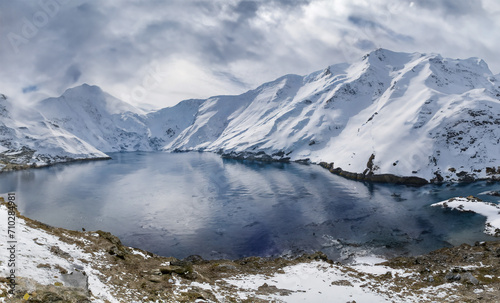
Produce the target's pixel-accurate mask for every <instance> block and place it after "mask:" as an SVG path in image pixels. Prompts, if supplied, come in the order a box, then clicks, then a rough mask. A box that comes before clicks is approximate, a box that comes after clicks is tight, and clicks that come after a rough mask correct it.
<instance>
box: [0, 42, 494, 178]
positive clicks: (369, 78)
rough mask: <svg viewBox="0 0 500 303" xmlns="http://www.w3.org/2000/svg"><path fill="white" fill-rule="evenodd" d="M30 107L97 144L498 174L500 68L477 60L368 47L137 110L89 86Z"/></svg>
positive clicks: (414, 171) (366, 169)
mask: <svg viewBox="0 0 500 303" xmlns="http://www.w3.org/2000/svg"><path fill="white" fill-rule="evenodd" d="M0 101H1V100H0ZM37 110H38V111H39V112H40V113H41V116H42V119H41V122H43V123H45V124H46V125H51V126H53V128H55V127H56V126H57V127H58V128H57V129H58V130H59V131H61V132H62V131H64V132H67V133H69V134H71V135H73V136H74V137H75V138H79V139H80V140H81V141H82V142H85V143H86V144H88V145H91V146H93V147H95V148H97V149H98V150H100V151H103V152H108V151H121V150H146V151H147V150H160V149H162V150H166V151H175V150H203V151H213V152H220V153H223V154H224V155H226V156H231V157H241V158H260V159H262V160H282V161H283V160H291V161H297V160H306V159H308V161H311V162H314V163H320V162H327V163H331V162H333V163H334V164H333V167H334V169H332V171H335V172H337V173H339V172H346V171H347V172H353V173H358V174H359V175H354V177H357V178H358V179H363V178H364V176H370V175H374V174H375V175H379V174H392V175H396V176H413V177H419V178H423V179H426V180H431V179H435V180H441V178H443V179H444V180H468V179H476V178H493V177H496V178H498V177H500V167H499V166H500V158H499V157H500V153H499V152H500V77H499V76H498V75H497V76H495V75H493V74H492V73H491V71H490V70H489V69H488V66H487V65H486V63H485V62H484V61H482V60H479V59H477V58H470V59H466V60H458V59H445V58H442V57H441V56H439V55H436V54H420V53H413V54H407V53H395V52H391V51H388V50H384V49H378V50H376V51H373V52H371V53H370V54H368V55H366V56H365V57H363V58H362V60H360V61H359V62H356V63H354V64H338V65H333V66H329V67H327V68H326V69H324V70H322V71H318V72H315V73H312V74H310V75H307V76H298V75H286V76H283V77H281V78H279V79H276V80H275V81H272V82H269V83H266V84H263V85H262V86H260V87H258V88H256V89H254V90H251V91H248V92H246V93H244V94H242V95H239V96H216V97H211V98H209V99H206V100H187V101H183V102H181V103H179V104H177V105H176V106H174V107H171V108H165V109H162V110H159V111H156V112H152V113H148V114H145V113H143V112H142V111H141V110H138V109H136V108H134V107H132V106H130V105H128V104H126V103H124V102H122V101H120V100H118V99H116V98H114V97H112V96H110V95H108V94H106V93H104V92H103V91H102V90H100V89H99V88H98V87H95V86H88V85H83V86H80V87H76V88H73V89H69V90H67V91H66V92H65V93H64V94H63V95H62V96H61V97H59V98H50V99H46V100H43V101H42V102H40V104H39V105H38V107H37ZM35 120H36V119H35ZM35 120H31V121H35ZM2 121H3V118H2ZM41 122H38V123H41ZM323 165H324V166H327V167H328V168H332V166H331V165H330V164H328V165H325V164H323ZM339 168H341V169H339ZM359 176H361V177H359Z"/></svg>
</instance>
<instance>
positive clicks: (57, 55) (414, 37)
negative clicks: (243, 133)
mask: <svg viewBox="0 0 500 303" xmlns="http://www.w3.org/2000/svg"><path fill="white" fill-rule="evenodd" d="M374 2H376V4H375V3H374ZM499 34H500V1H497V0H482V1H481V0H420V1H406V0H402V1H393V0H380V1H368V0H366V1H363V0H296V1H294V0H263V1H242V0H224V1H223V0H192V1H190V0H151V1H144V0H124V1H117V0H116V1H110V0H107V1H97V0H95V1H90V0H87V1H86V0H41V1H34V0H16V1H12V0H0V39H1V40H0V92H3V93H5V94H7V95H9V96H10V97H13V98H15V99H16V100H28V101H29V100H37V99H41V98H43V97H47V96H57V95H60V94H61V93H63V92H64V90H65V89H67V88H69V87H73V86H77V85H80V84H82V83H88V84H94V85H98V86H100V87H101V88H102V89H103V90H105V91H107V92H109V93H111V94H112V95H114V96H116V97H118V98H120V99H122V100H124V101H127V102H130V103H133V104H142V103H149V104H153V105H155V106H156V107H165V106H171V105H174V104H176V103H178V102H179V101H181V100H184V99H188V98H207V97H209V96H213V95H220V94H239V93H242V92H244V91H246V90H248V89H252V88H255V87H256V86H258V85H259V84H262V83H263V82H266V81H270V80H273V79H275V78H277V77H279V76H282V75H284V74H288V73H293V74H302V75H304V74H308V73H311V72H313V71H315V70H319V69H322V68H325V67H326V66H328V65H331V64H335V63H339V62H346V61H347V62H353V61H356V60H359V59H360V57H361V56H362V55H364V54H365V53H368V52H369V51H371V50H373V49H375V48H379V47H383V48H387V49H391V50H394V51H404V52H433V53H440V54H442V55H443V56H444V57H451V58H468V57H480V58H482V59H485V60H486V62H487V63H488V64H489V66H490V69H491V70H492V72H493V73H495V74H497V73H500V59H499V50H500V39H499Z"/></svg>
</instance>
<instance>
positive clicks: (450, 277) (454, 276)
mask: <svg viewBox="0 0 500 303" xmlns="http://www.w3.org/2000/svg"><path fill="white" fill-rule="evenodd" d="M444 278H445V279H446V280H447V281H460V280H461V279H462V276H461V275H460V274H454V273H452V272H449V273H447V274H446V276H444Z"/></svg>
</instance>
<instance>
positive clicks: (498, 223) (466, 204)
mask: <svg viewBox="0 0 500 303" xmlns="http://www.w3.org/2000/svg"><path fill="white" fill-rule="evenodd" d="M432 206H441V207H447V208H451V209H455V210H458V211H462V212H474V213H477V214H480V215H482V216H485V217H486V224H485V228H484V232H485V233H487V234H489V235H492V236H499V235H500V205H498V204H495V203H491V202H484V201H481V200H480V199H478V198H475V197H455V198H451V199H449V200H446V201H442V202H438V203H434V204H432Z"/></svg>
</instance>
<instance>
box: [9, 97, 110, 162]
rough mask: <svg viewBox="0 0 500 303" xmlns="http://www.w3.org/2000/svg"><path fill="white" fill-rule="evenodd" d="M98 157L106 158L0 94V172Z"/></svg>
mask: <svg viewBox="0 0 500 303" xmlns="http://www.w3.org/2000/svg"><path fill="white" fill-rule="evenodd" d="M99 158H109V157H108V156H107V155H106V154H104V153H103V152H101V151H99V150H98V149H96V148H95V147H93V146H92V145H90V144H89V143H87V142H85V141H83V140H82V139H80V138H78V137H76V136H75V135H73V134H71V133H70V132H68V131H67V130H65V129H62V128H60V127H58V126H57V125H54V124H52V123H50V121H46V120H45V119H43V117H42V116H41V115H40V113H38V112H37V111H34V110H31V109H26V108H19V107H15V106H13V104H12V103H11V102H10V100H9V98H7V97H6V96H5V95H3V94H0V171H3V170H11V169H21V168H27V167H31V166H43V165H47V164H51V163H56V162H66V161H72V160H82V159H99Z"/></svg>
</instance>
